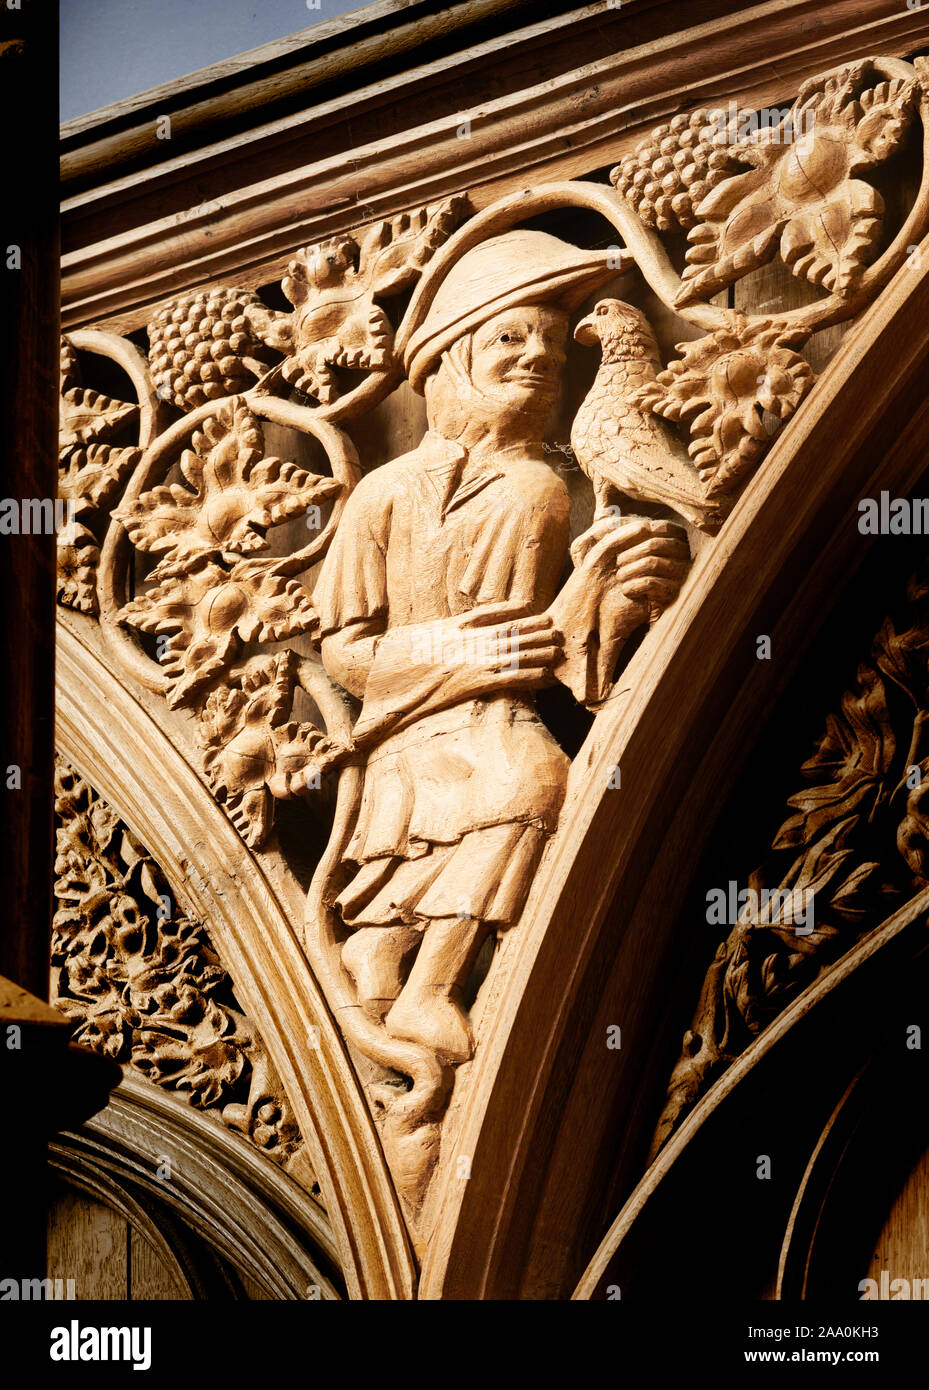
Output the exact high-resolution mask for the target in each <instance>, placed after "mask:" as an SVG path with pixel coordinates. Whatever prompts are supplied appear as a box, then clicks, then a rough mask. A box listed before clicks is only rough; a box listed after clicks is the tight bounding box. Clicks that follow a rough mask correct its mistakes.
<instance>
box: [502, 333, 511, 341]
mask: <svg viewBox="0 0 929 1390" xmlns="http://www.w3.org/2000/svg"><path fill="white" fill-rule="evenodd" d="M500 341H501V343H509V342H512V338H511V337H510V335H509V333H501V334H500Z"/></svg>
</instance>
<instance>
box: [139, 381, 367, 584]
mask: <svg viewBox="0 0 929 1390" xmlns="http://www.w3.org/2000/svg"><path fill="white" fill-rule="evenodd" d="M193 445H194V448H193V450H189V449H188V450H185V452H184V454H183V457H182V460H181V471H182V473H183V475H184V477H185V478H186V479H187V481H188V483H190V485H191V486H190V488H186V487H181V486H180V485H178V484H176V483H175V484H171V485H170V486H164V487H157V488H153V489H152V490H151V491H150V492H145V493H143V494H142V495H141V496H140V497H137V498H135V499H134V500H132V501H129V502H124V503H123V504H122V505H121V506H120V507H118V508H117V509H116V510H115V511H114V513H113V515H114V516H115V517H118V518H119V520H120V521H122V522H123V524H124V525H125V527H126V529H127V531H128V532H129V538H130V540H131V541H132V543H133V544H134V545H136V546H138V547H139V549H141V550H149V551H152V552H153V553H155V554H161V555H163V556H164V558H165V559H166V560H167V561H169V562H172V563H179V562H182V561H185V560H188V559H192V558H193V557H195V556H197V555H201V554H207V553H218V554H226V555H230V556H233V555H237V554H245V553H248V552H251V551H256V550H265V549H267V546H268V542H267V539H266V537H265V531H266V530H267V529H268V527H270V526H276V525H278V524H279V523H280V522H282V521H287V520H288V519H289V518H291V517H294V516H301V515H304V514H305V513H306V509H307V507H308V506H309V505H310V504H311V503H318V502H320V501H322V500H323V499H325V498H327V497H331V496H332V495H333V494H335V493H337V492H338V491H339V490H340V488H341V484H340V483H338V482H337V481H336V480H335V479H334V478H323V477H317V476H316V475H314V474H312V473H307V472H305V471H304V470H303V469H302V468H298V467H297V465H296V464H295V463H289V462H285V461H284V460H283V459H278V458H263V457H262V450H263V440H262V434H261V430H260V428H259V425H258V422H257V421H256V419H255V417H254V416H253V415H252V414H251V412H250V411H249V410H248V408H247V407H246V406H245V405H244V404H242V402H241V401H238V400H235V401H232V402H230V403H229V404H228V405H224V406H223V407H221V408H220V409H218V410H217V413H216V415H215V416H211V417H210V418H209V419H208V420H206V421H205V422H204V424H203V428H202V429H201V430H200V431H198V432H197V433H195V434H194V437H193Z"/></svg>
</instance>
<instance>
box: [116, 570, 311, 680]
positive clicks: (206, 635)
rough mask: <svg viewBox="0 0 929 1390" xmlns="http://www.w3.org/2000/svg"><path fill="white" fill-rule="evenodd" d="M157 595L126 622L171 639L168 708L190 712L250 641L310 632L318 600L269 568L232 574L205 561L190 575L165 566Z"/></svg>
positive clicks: (137, 602) (135, 605)
mask: <svg viewBox="0 0 929 1390" xmlns="http://www.w3.org/2000/svg"><path fill="white" fill-rule="evenodd" d="M152 578H153V579H155V580H156V581H157V582H156V584H155V587H154V588H153V589H150V590H149V591H148V592H147V593H145V594H143V595H142V596H141V597H139V598H136V599H133V600H132V602H131V603H128V604H126V606H125V608H123V610H122V612H121V613H120V615H119V616H120V621H121V622H124V623H129V624H131V625H132V626H134V627H138V628H141V630H142V631H143V632H152V633H159V634H165V635H167V637H168V640H167V642H166V643H165V644H164V656H163V665H164V670H165V672H166V674H167V675H168V678H169V680H170V682H171V686H170V690H169V693H168V697H167V698H168V703H169V704H170V705H171V706H172V707H177V706H182V705H189V704H192V703H194V702H195V699H196V697H197V696H198V695H199V694H200V693H201V692H202V691H203V690H204V689H205V688H207V687H208V686H209V685H210V684H211V683H212V682H213V681H214V680H215V679H216V678H217V677H218V676H219V675H220V673H221V672H222V671H223V670H224V668H225V667H227V666H228V665H229V663H230V661H231V659H232V657H233V656H234V654H235V653H236V652H237V650H238V649H239V643H240V642H241V641H244V642H277V641H280V640H282V639H283V638H285V637H295V636H297V635H298V634H299V633H301V632H308V631H310V630H311V629H312V628H313V626H314V625H315V622H316V613H315V610H314V608H313V604H312V600H311V599H310V596H309V594H308V593H307V591H306V589H305V588H304V587H303V585H302V584H301V583H300V582H299V581H298V580H296V579H287V578H285V577H284V576H282V575H279V574H275V573H274V571H273V569H271V568H269V566H268V564H267V562H262V561H255V560H240V561H238V562H237V563H236V564H234V565H233V566H232V568H231V569H228V570H227V569H224V568H223V567H221V566H220V565H219V564H217V563H216V562H215V561H214V560H212V559H210V558H209V557H208V556H205V555H200V556H198V557H197V558H196V559H195V560H194V561H193V562H192V563H191V564H190V565H188V566H186V567H185V568H183V569H179V568H177V567H174V566H159V567H158V568H157V569H156V570H155V571H154V572H153V575H152Z"/></svg>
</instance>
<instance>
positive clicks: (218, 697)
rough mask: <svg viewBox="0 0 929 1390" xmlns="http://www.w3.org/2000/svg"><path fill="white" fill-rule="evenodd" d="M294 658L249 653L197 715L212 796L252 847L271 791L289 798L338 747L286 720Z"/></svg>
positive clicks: (268, 810) (267, 824)
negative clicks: (241, 665)
mask: <svg viewBox="0 0 929 1390" xmlns="http://www.w3.org/2000/svg"><path fill="white" fill-rule="evenodd" d="M296 661H297V658H296V657H295V655H294V654H293V653H292V652H281V653H278V654H277V655H276V656H273V657H265V658H263V657H253V658H252V659H251V660H250V661H249V662H247V663H246V664H245V666H244V667H241V668H240V669H239V670H238V671H236V672H235V674H234V676H233V677H232V679H231V681H230V682H229V683H228V684H226V685H225V686H223V687H222V688H221V689H218V690H214V691H212V692H211V694H210V696H209V698H208V700H207V701H206V703H205V705H204V707H203V710H202V713H201V716H200V732H201V740H202V742H203V744H204V746H205V748H206V750H207V751H206V755H205V757H204V768H205V771H206V773H207V776H208V777H209V779H210V785H211V786H212V788H213V790H214V792H215V794H216V799H217V800H218V801H219V802H220V803H222V804H223V805H224V806H225V808H226V810H227V812H228V814H229V816H230V819H231V820H232V822H233V824H234V825H235V826H236V827H237V829H238V830H239V832H240V834H241V835H242V836H243V838H244V839H245V841H246V842H247V843H248V844H249V845H251V846H252V847H253V848H257V847H259V846H260V845H262V844H263V843H264V841H265V839H266V838H267V835H268V832H269V830H270V828H271V822H272V816H273V801H272V797H288V796H296V795H298V794H299V792H300V791H303V790H305V789H306V787H307V785H308V783H307V778H308V775H310V776H312V774H313V773H314V772H315V773H316V774H317V776H316V784H317V785H318V777H319V775H320V774H321V773H322V772H323V771H325V770H326V769H327V768H328V767H329V766H331V765H332V763H333V761H334V759H335V758H336V756H337V755H339V754H340V753H341V754H344V752H345V750H344V749H342V748H340V747H339V746H337V745H336V744H334V743H333V742H332V741H331V740H330V739H328V738H327V737H326V735H325V734H324V733H323V732H322V730H320V729H318V728H317V727H316V726H315V725H314V724H309V723H304V724H298V723H296V722H294V721H292V720H290V721H288V714H289V712H290V709H291V706H292V704H293V691H294V681H295V667H296Z"/></svg>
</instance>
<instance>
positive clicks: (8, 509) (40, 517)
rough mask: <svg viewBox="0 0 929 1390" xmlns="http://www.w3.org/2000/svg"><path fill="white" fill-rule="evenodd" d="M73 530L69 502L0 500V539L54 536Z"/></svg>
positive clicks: (7, 498) (25, 499)
mask: <svg viewBox="0 0 929 1390" xmlns="http://www.w3.org/2000/svg"><path fill="white" fill-rule="evenodd" d="M73 526H74V500H73V498H70V497H69V498H63V497H24V498H23V499H22V501H20V500H18V499H17V498H16V497H2V498H0V536H54V535H55V534H59V533H61V532H70V531H71V530H72V528H73Z"/></svg>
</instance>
